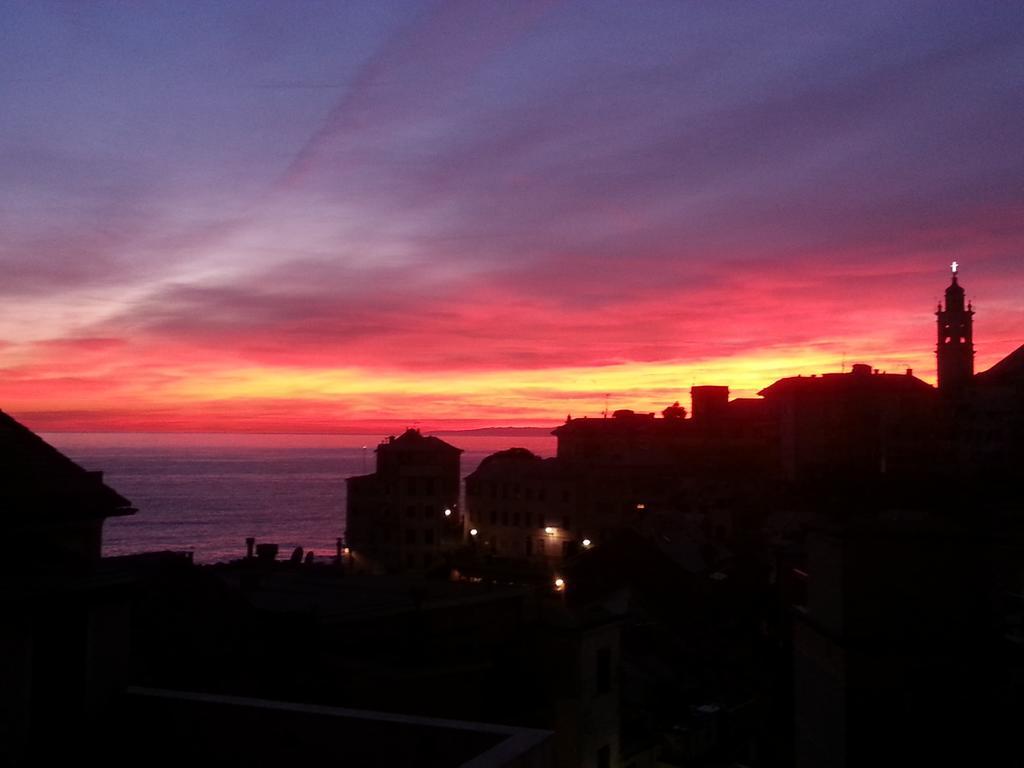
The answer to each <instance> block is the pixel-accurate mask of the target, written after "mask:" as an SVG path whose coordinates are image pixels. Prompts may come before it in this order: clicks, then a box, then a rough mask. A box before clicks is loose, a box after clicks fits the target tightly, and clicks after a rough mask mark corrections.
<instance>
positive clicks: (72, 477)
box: [0, 411, 135, 527]
mask: <svg viewBox="0 0 1024 768" xmlns="http://www.w3.org/2000/svg"><path fill="white" fill-rule="evenodd" d="M134 512H135V509H134V508H133V507H132V504H131V502H130V501H128V499H126V498H124V496H122V495H121V494H119V493H118V492H117V491H115V490H114V489H113V488H111V487H110V486H108V485H106V484H105V483H104V482H103V473H101V472H90V471H88V470H86V469H84V468H83V467H80V466H79V465H78V464H76V463H75V462H73V461H72V460H71V459H69V458H68V457H67V456H65V455H64V454H63V453H61V452H60V451H58V450H57V449H56V448H54V447H53V446H52V445H50V444H49V443H47V442H46V441H45V440H43V439H42V438H41V437H39V435H37V434H36V433H35V432H33V431H32V430H30V429H29V428H28V427H26V426H24V425H23V424H21V423H19V422H18V421H16V420H15V419H14V418H12V417H11V416H9V415H8V414H6V413H4V412H3V411H0V513H2V515H3V517H4V525H6V526H10V525H11V524H12V523H13V524H15V525H17V526H18V527H21V526H22V525H32V524H35V523H36V522H38V523H46V522H53V521H55V520H71V519H89V518H92V519H95V518H103V517H113V516H116V515H130V514H133V513H134ZM13 515H22V516H23V517H22V519H20V520H19V519H16V518H12V516H13Z"/></svg>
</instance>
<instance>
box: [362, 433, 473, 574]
mask: <svg viewBox="0 0 1024 768" xmlns="http://www.w3.org/2000/svg"><path fill="white" fill-rule="evenodd" d="M461 454H462V450H461V449H459V448H456V447H454V446H452V445H449V444H448V443H446V442H444V441H443V440H441V439H439V438H436V437H432V436H431V437H428V436H424V435H422V434H420V431H419V430H418V429H407V430H406V431H405V432H404V433H403V434H401V435H399V436H398V437H389V438H388V439H387V440H386V441H385V442H383V443H381V444H380V445H379V446H377V449H376V455H377V470H376V471H375V472H374V473H373V474H369V475H361V476H358V477H350V478H348V479H347V480H346V483H347V485H348V498H347V506H346V526H347V527H346V544H347V545H348V547H349V549H350V556H351V558H352V560H353V562H354V563H356V564H357V565H358V567H359V568H360V569H367V570H388V571H396V570H402V569H421V570H422V569H427V568H430V567H431V566H433V565H435V564H437V563H438V562H439V560H440V557H441V554H442V553H443V552H445V551H448V550H450V549H451V548H453V547H454V546H457V545H458V544H459V543H460V542H461V540H462V515H461V514H460V512H459V504H458V502H459V485H460V476H459V457H460V455H461Z"/></svg>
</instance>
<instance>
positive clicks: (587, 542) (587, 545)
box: [583, 539, 590, 548]
mask: <svg viewBox="0 0 1024 768" xmlns="http://www.w3.org/2000/svg"><path fill="white" fill-rule="evenodd" d="M583 546H584V547H585V548H586V547H589V546H590V539H584V540H583Z"/></svg>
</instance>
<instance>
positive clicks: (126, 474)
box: [43, 432, 555, 563]
mask: <svg viewBox="0 0 1024 768" xmlns="http://www.w3.org/2000/svg"><path fill="white" fill-rule="evenodd" d="M43 438H44V439H45V440H46V441H47V442H49V443H50V444H51V445H53V446H54V447H56V448H58V449H59V450H61V451H63V452H64V453H65V454H67V455H68V456H70V457H71V458H72V459H74V460H75V461H76V462H78V463H79V464H81V465H82V466H84V467H85V468H86V469H91V470H101V471H103V472H104V479H105V480H106V482H107V483H108V484H109V485H111V486H112V487H113V488H115V489H116V490H117V491H118V492H119V493H121V494H122V495H124V496H126V497H128V498H129V499H130V500H131V501H132V502H133V503H134V505H135V507H136V508H137V509H138V510H139V511H138V514H136V515H134V516H132V517H128V518H119V519H112V520H108V521H107V523H106V525H105V526H104V537H103V539H104V554H106V555H122V554H130V553H134V552H143V551H147V550H160V549H172V550H192V551H193V552H194V556H195V559H196V561H197V562H204V563H211V562H217V561H221V560H229V559H234V558H237V557H241V556H242V555H244V554H245V538H246V537H247V536H255V537H256V539H257V540H258V541H267V542H274V543H277V544H279V545H280V546H281V552H282V554H283V555H284V556H287V555H288V554H289V553H290V552H291V550H292V548H294V547H296V546H301V547H303V548H305V549H306V550H307V551H309V550H313V551H314V552H316V553H317V554H320V555H324V556H329V555H331V554H333V553H334V540H335V539H336V538H337V537H338V536H341V535H343V533H344V530H345V478H346V477H349V476H350V475H358V474H363V473H364V472H372V471H373V468H374V453H373V449H374V448H375V447H376V446H377V444H378V443H380V441H381V439H382V436H381V435H226V434H224V435H220V434H217V435H207V434H85V433H67V432H65V433H48V434H44V435H43ZM443 439H444V440H446V441H448V442H450V443H452V444H453V445H455V446H457V447H459V448H462V449H463V450H464V451H465V453H463V454H462V474H463V477H465V475H467V474H469V473H470V472H472V471H473V470H474V469H475V468H476V467H477V465H478V464H479V463H480V461H481V460H482V459H483V458H484V457H485V456H487V455H489V454H491V453H494V452H495V451H500V450H503V449H505V448H512V447H514V446H521V447H524V448H529V449H530V450H531V451H534V452H535V453H537V454H539V455H541V456H552V455H554V452H555V439H554V438H553V437H515V438H503V437H479V436H460V435H453V436H447V437H444V438H443ZM364 446H365V447H364Z"/></svg>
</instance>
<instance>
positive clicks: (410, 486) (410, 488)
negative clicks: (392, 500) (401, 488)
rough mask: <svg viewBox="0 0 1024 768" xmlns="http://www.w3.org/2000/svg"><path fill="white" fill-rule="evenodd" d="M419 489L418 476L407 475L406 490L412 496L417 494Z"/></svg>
mask: <svg viewBox="0 0 1024 768" xmlns="http://www.w3.org/2000/svg"><path fill="white" fill-rule="evenodd" d="M418 490H419V489H418V488H417V487H416V478H415V477H407V478H406V479H405V492H406V493H408V494H409V495H410V496H415V495H416V492H417V491H418Z"/></svg>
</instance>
